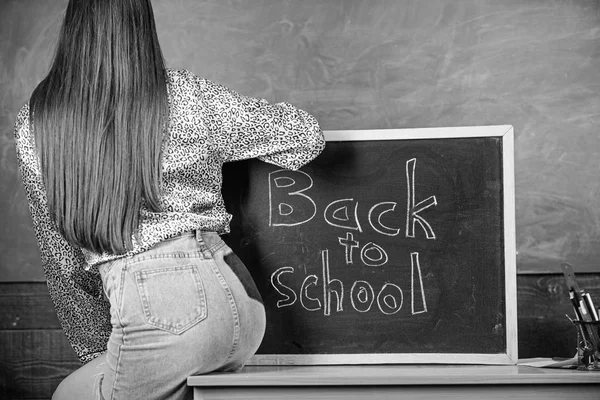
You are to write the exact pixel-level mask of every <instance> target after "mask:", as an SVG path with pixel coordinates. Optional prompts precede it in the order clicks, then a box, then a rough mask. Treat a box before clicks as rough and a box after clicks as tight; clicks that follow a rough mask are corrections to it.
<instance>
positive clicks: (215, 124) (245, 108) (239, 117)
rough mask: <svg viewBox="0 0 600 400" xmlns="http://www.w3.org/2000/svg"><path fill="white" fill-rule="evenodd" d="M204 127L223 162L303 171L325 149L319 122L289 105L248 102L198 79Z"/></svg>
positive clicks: (211, 83)
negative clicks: (261, 163) (257, 163)
mask: <svg viewBox="0 0 600 400" xmlns="http://www.w3.org/2000/svg"><path fill="white" fill-rule="evenodd" d="M197 83H198V85H199V86H200V92H201V96H202V103H203V104H202V105H203V109H202V118H203V123H204V124H205V126H206V127H207V128H208V130H209V131H210V132H211V134H212V135H213V140H214V141H215V142H216V144H217V146H218V148H219V151H220V153H221V156H222V157H223V161H224V162H228V161H237V160H242V159H248V158H258V159H260V160H262V161H266V162H268V163H271V164H275V165H278V166H280V167H283V168H288V169H292V170H295V169H299V168H300V167H302V166H303V165H304V164H306V163H308V162H309V161H311V160H313V159H314V158H315V157H317V156H318V155H319V153H321V151H322V150H323V149H324V147H325V140H324V138H323V133H322V132H321V128H320V127H319V124H318V122H317V120H316V119H315V118H314V117H313V116H312V115H310V114H308V113H307V112H306V111H303V110H300V109H298V108H296V107H294V106H292V105H291V104H288V103H277V104H271V103H269V102H267V101H266V100H263V99H257V98H252V97H247V96H243V95H240V94H238V93H236V92H235V91H233V90H231V89H228V88H226V87H225V86H222V85H219V84H217V83H214V82H211V81H209V80H206V79H198V80H197Z"/></svg>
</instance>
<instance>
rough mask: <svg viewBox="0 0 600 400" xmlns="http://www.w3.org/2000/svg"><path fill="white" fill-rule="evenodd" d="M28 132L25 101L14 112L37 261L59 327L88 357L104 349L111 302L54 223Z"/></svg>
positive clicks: (83, 356)
mask: <svg viewBox="0 0 600 400" xmlns="http://www.w3.org/2000/svg"><path fill="white" fill-rule="evenodd" d="M32 136H33V135H32V134H30V132H29V106H28V105H25V106H24V107H23V108H22V109H21V111H20V112H19V115H18V117H17V121H16V124H15V140H16V144H17V159H18V162H19V170H20V172H21V178H22V180H23V185H24V187H25V192H26V194H27V200H28V202H29V211H30V212H31V217H32V220H33V228H34V231H35V236H36V238H37V241H38V245H39V248H40V255H41V259H42V267H43V268H44V273H45V275H46V282H47V284H48V291H49V292H50V297H51V298H52V301H53V303H54V307H55V309H56V313H57V315H58V318H59V320H60V322H61V325H62V328H63V330H64V332H65V334H66V336H67V338H68V340H69V342H71V346H72V347H73V349H74V350H75V352H76V353H77V356H78V357H79V359H80V360H81V361H82V362H88V361H90V360H92V359H94V358H95V357H96V356H98V355H100V354H101V353H102V352H104V351H106V343H107V341H108V337H109V335H110V332H111V324H110V305H109V303H108V301H107V300H106V299H105V298H104V295H103V291H102V282H101V280H100V275H99V274H96V273H91V272H88V271H85V270H84V266H85V260H84V258H83V254H82V252H81V250H80V249H78V248H76V247H73V246H71V245H70V244H69V243H68V242H67V241H66V240H65V239H64V238H63V237H62V236H61V235H60V234H59V233H58V232H57V231H56V229H55V228H54V223H53V222H52V221H51V219H50V217H49V214H48V208H47V203H46V193H45V189H44V186H43V180H42V176H41V173H40V169H39V163H38V158H37V155H36V154H37V153H36V151H35V145H34V140H33V139H32Z"/></svg>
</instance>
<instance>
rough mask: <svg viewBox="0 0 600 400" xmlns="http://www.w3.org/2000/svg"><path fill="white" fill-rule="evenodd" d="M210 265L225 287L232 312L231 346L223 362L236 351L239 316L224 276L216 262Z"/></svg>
mask: <svg viewBox="0 0 600 400" xmlns="http://www.w3.org/2000/svg"><path fill="white" fill-rule="evenodd" d="M210 267H211V268H212V270H213V272H214V273H215V275H216V276H217V279H219V282H220V283H221V286H222V287H223V289H225V293H226V294H227V298H228V300H229V306H230V307H231V312H232V314H233V344H232V346H231V351H230V352H229V355H228V356H227V360H226V361H225V362H227V361H229V360H230V359H231V358H232V357H233V355H234V354H235V352H236V351H237V349H238V347H239V343H240V317H239V314H238V309H237V305H236V304H235V299H234V297H233V293H231V288H230V287H229V285H228V284H227V281H226V280H225V277H224V276H223V274H221V271H220V270H219V267H218V266H217V264H216V263H215V262H212V263H210Z"/></svg>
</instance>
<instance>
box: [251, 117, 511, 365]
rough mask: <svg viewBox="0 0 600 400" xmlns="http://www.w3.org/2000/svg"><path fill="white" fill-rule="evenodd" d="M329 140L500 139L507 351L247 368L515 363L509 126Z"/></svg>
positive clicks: (332, 135)
mask: <svg viewBox="0 0 600 400" xmlns="http://www.w3.org/2000/svg"><path fill="white" fill-rule="evenodd" d="M324 135H325V139H326V140H327V141H328V142H336V141H365V140H368V141H373V140H394V139H399V140H402V139H443V138H450V139H452V138H476V137H498V138H501V139H502V162H503V166H502V170H503V174H502V176H503V205H504V259H505V294H506V298H505V305H506V309H505V315H506V344H507V346H506V351H505V352H504V353H497V354H469V353H399V354H379V353H375V354H293V355H292V354H256V355H254V356H253V357H252V358H251V360H250V362H249V363H248V364H250V365H311V364H313V365H314V364H423V363H427V364H431V363H437V364H516V362H517V358H518V356H517V349H518V343H517V339H518V338H517V279H516V275H517V268H516V232H515V179H514V129H513V127H512V126H510V125H495V126H472V127H450V128H423V129H385V130H356V131H353V130H346V131H326V132H324Z"/></svg>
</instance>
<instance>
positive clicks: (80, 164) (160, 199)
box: [15, 0, 324, 400]
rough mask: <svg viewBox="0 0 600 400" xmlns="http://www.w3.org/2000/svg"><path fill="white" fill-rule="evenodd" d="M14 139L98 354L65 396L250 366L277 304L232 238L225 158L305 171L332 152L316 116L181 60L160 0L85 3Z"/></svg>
mask: <svg viewBox="0 0 600 400" xmlns="http://www.w3.org/2000/svg"><path fill="white" fill-rule="evenodd" d="M15 137H16V141H17V153H18V159H19V165H20V169H21V174H22V178H23V183H24V186H25V189H26V193H27V196H28V201H29V206H30V211H31V215H32V218H33V223H34V229H35V233H36V237H37V240H38V243H39V246H40V251H41V257H42V264H43V267H44V271H45V274H46V278H47V283H48V288H49V292H50V295H51V297H52V299H53V302H54V305H55V307H56V311H57V314H58V316H59V319H60V320H61V323H62V326H63V329H64V331H65V333H66V335H67V337H68V339H69V340H70V342H71V344H72V346H73V348H74V350H75V351H76V352H77V354H78V356H79V357H80V359H81V360H82V361H83V362H85V363H86V364H85V365H84V366H83V367H81V368H80V369H79V370H77V371H75V372H74V373H73V374H71V375H70V376H69V377H67V378H66V379H65V380H64V381H63V382H62V383H61V384H60V385H59V387H58V388H57V390H56V392H55V394H54V397H53V398H54V399H88V398H89V399H92V398H95V399H128V400H131V399H180V398H185V397H186V396H190V393H189V391H188V390H187V388H186V378H187V377H188V376H189V375H194V374H201V373H206V372H210V371H235V370H238V369H239V368H241V367H242V366H243V365H244V363H245V362H246V361H247V360H248V358H249V357H250V356H251V355H252V354H253V353H254V352H255V351H256V349H257V348H258V346H259V344H260V341H261V340H262V336H263V333H264V328H265V314H264V307H263V306H262V303H261V301H260V295H259V294H258V291H257V290H256V287H255V285H254V283H253V282H252V280H251V278H250V276H249V274H248V272H247V270H246V269H245V267H244V266H243V264H242V263H241V261H240V260H239V259H238V258H237V257H236V256H235V255H234V254H233V253H232V252H231V249H229V248H228V247H227V246H226V245H225V243H224V242H223V241H222V240H221V239H220V237H219V234H224V233H227V232H228V230H229V220H230V215H229V214H227V212H226V211H225V208H224V204H223V199H222V197H221V193H220V189H221V167H222V164H223V163H224V162H228V161H234V160H239V159H245V158H252V157H258V158H259V159H262V160H264V161H266V162H270V163H273V164H276V165H279V166H282V167H286V168H291V169H297V168H300V167H301V166H302V165H304V164H305V163H307V162H309V161H310V160H312V159H313V158H314V157H316V156H317V155H318V154H319V153H320V152H321V150H322V149H323V147H324V141H323V137H322V133H321V131H320V129H319V126H318V123H317V122H316V120H315V119H314V118H313V117H311V116H310V115H309V114H307V113H306V112H304V111H301V110H298V109H296V108H294V107H293V106H291V105H289V104H285V103H280V104H269V103H267V102H266V101H264V100H259V99H254V98H250V97H245V96H241V95H239V94H237V93H235V92H234V91H231V90H229V89H227V88H225V87H223V86H221V85H219V84H216V83H214V82H211V81H209V80H206V79H201V78H199V77H197V76H195V75H194V74H192V73H191V72H189V71H186V70H170V69H166V68H165V65H164V60H163V57H162V54H161V50H160V47H159V43H158V38H157V35H156V28H155V24H154V16H153V12H152V8H151V4H150V1H149V0H70V1H69V4H68V6H67V10H66V14H65V18H64V22H63V25H62V30H61V33H60V38H59V42H58V46H57V50H56V55H55V58H54V61H53V64H52V66H51V69H50V72H49V73H48V75H47V76H46V78H45V79H44V80H43V81H42V82H41V83H40V84H39V85H38V86H37V88H36V89H35V91H34V92H33V94H32V96H31V99H30V101H29V103H28V104H26V105H25V106H24V107H23V108H22V110H21V112H20V113H19V115H18V117H17V122H16V128H15ZM102 288H103V290H102ZM106 299H108V301H107V300H106Z"/></svg>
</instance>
